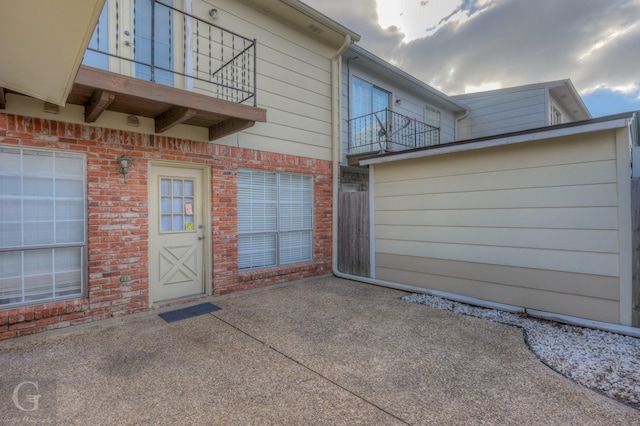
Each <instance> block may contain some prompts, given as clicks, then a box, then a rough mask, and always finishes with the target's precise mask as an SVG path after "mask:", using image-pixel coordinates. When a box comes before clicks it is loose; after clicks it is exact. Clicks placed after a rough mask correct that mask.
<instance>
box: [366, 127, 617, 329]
mask: <svg viewBox="0 0 640 426" xmlns="http://www.w3.org/2000/svg"><path fill="white" fill-rule="evenodd" d="M375 167H376V170H375V171H376V173H375V181H376V182H375V214H376V219H375V235H376V278H379V279H382V280H387V281H392V282H400V283H404V284H409V285H414V286H417V287H424V288H429V289H437V290H442V291H449V292H452V293H459V294H464V295H467V296H472V297H478V298H481V299H486V300H493V301H498V302H501V303H509V304H514V305H518V306H524V307H528V308H531V309H540V310H545V311H551V312H559V313H564V314H567V315H574V316H579V317H584V318H590V319H594V320H600V321H608V322H619V319H620V317H619V276H620V271H619V235H618V229H619V224H618V207H617V206H618V199H617V177H616V176H617V172H616V149H615V138H614V135H613V133H612V132H599V133H595V134H591V135H587V136H574V137H566V138H559V139H554V140H547V141H541V142H532V143H529V144H523V145H520V146H518V145H511V146H507V147H500V148H491V149H485V150H476V151H472V152H465V153H458V154H451V155H443V156H434V157H428V158H422V159H414V160H407V161H401V162H397V163H384V164H379V165H376V166H375Z"/></svg>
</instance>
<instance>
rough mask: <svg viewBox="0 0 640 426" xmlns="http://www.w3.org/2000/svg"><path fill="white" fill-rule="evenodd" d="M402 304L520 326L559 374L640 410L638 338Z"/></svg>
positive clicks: (447, 306) (463, 307) (479, 311)
mask: <svg viewBox="0 0 640 426" xmlns="http://www.w3.org/2000/svg"><path fill="white" fill-rule="evenodd" d="M403 300H406V301H409V302H414V303H420V304H423V305H427V306H429V307H432V308H435V309H441V310H447V311H451V312H456V313H461V314H465V315H470V316H474V317H477V318H483V319H486V320H489V321H495V322H499V323H503V324H507V325H513V326H517V327H521V328H522V329H523V330H524V335H525V341H526V343H527V345H528V346H529V348H530V349H531V350H532V351H533V353H534V354H535V355H536V356H537V357H538V358H539V359H540V360H541V361H542V362H543V363H545V364H546V365H548V366H549V367H550V368H552V369H554V370H555V371H557V372H558V373H560V374H562V375H564V376H565V377H568V378H570V379H571V380H573V381H575V382H577V383H580V384H581V385H583V386H586V387H587V388H590V389H593V390H595V391H597V392H600V393H602V394H604V395H606V396H609V397H611V398H614V399H617V400H619V401H621V402H623V403H625V404H628V405H630V406H632V407H634V408H636V409H640V339H637V338H634V337H629V336H623V335H620V334H615V333H610V332H606V331H601V330H594V329H590V328H585V327H579V326H574V325H566V324H561V323H557V322H554V321H547V320H542V319H538V318H532V317H528V316H526V315H525V314H518V313H511V312H505V311H499V310H495V309H487V308H481V307H477V306H472V305H468V304H465V303H460V302H455V301H452V300H448V299H443V298H441V297H436V296H431V295H426V294H410V295H407V296H405V297H403Z"/></svg>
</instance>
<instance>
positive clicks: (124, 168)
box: [118, 155, 133, 183]
mask: <svg viewBox="0 0 640 426" xmlns="http://www.w3.org/2000/svg"><path fill="white" fill-rule="evenodd" d="M131 161H133V159H132V158H131V157H127V156H126V155H121V156H120V157H118V165H119V166H120V173H122V174H123V175H124V183H127V173H129V167H131Z"/></svg>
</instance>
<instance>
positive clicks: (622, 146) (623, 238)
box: [616, 128, 633, 326]
mask: <svg viewBox="0 0 640 426" xmlns="http://www.w3.org/2000/svg"><path fill="white" fill-rule="evenodd" d="M630 132H631V129H629V128H627V129H620V130H618V131H617V132H616V151H617V152H616V159H617V169H618V170H617V173H618V176H617V181H618V185H617V191H618V247H619V248H618V262H619V265H620V266H619V269H620V277H619V279H620V296H619V297H620V324H623V325H627V326H630V325H631V324H632V316H633V277H632V272H631V271H632V269H633V242H632V235H633V230H632V225H631V155H630V150H631V146H630V145H631V134H630Z"/></svg>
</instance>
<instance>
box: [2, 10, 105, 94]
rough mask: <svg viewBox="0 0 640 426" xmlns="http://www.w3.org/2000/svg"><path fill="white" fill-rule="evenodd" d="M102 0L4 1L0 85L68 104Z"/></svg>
mask: <svg viewBox="0 0 640 426" xmlns="http://www.w3.org/2000/svg"><path fill="white" fill-rule="evenodd" d="M104 2H105V0H55V1H51V0H28V1H25V0H19V1H3V2H2V12H1V13H0V58H2V60H0V87H4V88H6V89H11V90H14V91H16V92H20V93H23V94H25V95H29V96H32V97H34V98H38V99H41V100H44V101H47V102H52V103H55V104H58V105H64V104H65V101H66V98H67V95H68V94H69V92H70V90H71V87H72V86H73V82H74V79H75V76H76V72H77V71H78V68H79V67H80V63H81V62H82V57H83V55H84V52H85V50H86V48H87V45H88V44H89V40H90V38H91V34H92V33H93V30H94V28H95V26H96V23H97V22H98V17H99V16H100V11H101V10H102V7H103V6H104Z"/></svg>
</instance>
